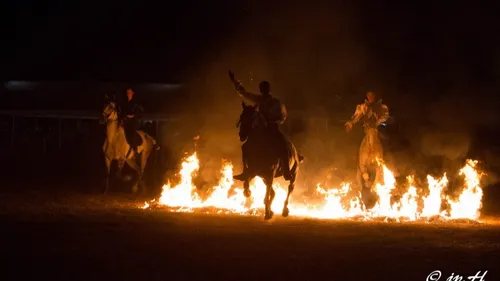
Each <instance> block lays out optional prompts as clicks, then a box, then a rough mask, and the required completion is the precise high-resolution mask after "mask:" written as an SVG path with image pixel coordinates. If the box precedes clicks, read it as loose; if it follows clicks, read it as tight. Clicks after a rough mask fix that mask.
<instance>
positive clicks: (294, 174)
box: [281, 163, 297, 218]
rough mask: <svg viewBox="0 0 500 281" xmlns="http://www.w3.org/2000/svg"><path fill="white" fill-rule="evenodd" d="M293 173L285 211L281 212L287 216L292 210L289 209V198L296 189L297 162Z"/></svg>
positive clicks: (284, 206) (284, 207)
mask: <svg viewBox="0 0 500 281" xmlns="http://www.w3.org/2000/svg"><path fill="white" fill-rule="evenodd" d="M291 174H292V175H291V176H292V178H291V179H290V184H289V185H288V193H287V194H286V199H285V204H284V205H283V212H282V213H281V215H282V216H283V217H285V218H286V217H288V215H289V213H290V210H289V209H288V200H289V199H290V195H291V194H292V192H293V190H294V189H295V179H296V178H297V163H295V166H294V167H293V169H292V171H291Z"/></svg>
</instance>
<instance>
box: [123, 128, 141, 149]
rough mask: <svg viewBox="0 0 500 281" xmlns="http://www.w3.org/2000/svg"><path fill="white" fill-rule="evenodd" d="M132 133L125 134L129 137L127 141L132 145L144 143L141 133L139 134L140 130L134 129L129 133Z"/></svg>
mask: <svg viewBox="0 0 500 281" xmlns="http://www.w3.org/2000/svg"><path fill="white" fill-rule="evenodd" d="M129 134H130V135H129V136H128V137H127V135H125V137H126V138H127V142H128V143H129V144H130V145H132V146H136V147H137V146H140V145H142V138H141V135H140V134H139V132H138V131H133V132H130V133H129Z"/></svg>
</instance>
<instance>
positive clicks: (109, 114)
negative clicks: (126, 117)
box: [103, 106, 119, 123]
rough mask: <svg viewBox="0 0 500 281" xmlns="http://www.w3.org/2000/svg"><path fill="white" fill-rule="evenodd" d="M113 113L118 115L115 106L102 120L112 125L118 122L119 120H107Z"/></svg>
mask: <svg viewBox="0 0 500 281" xmlns="http://www.w3.org/2000/svg"><path fill="white" fill-rule="evenodd" d="M113 112H116V113H117V114H118V110H117V109H116V106H114V107H113V110H110V111H109V113H107V114H103V117H104V120H105V122H106V123H113V122H118V121H119V118H116V119H115V120H109V117H110V116H111V114H113Z"/></svg>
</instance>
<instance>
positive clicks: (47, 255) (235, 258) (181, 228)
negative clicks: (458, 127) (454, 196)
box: [0, 192, 500, 281]
mask: <svg viewBox="0 0 500 281" xmlns="http://www.w3.org/2000/svg"><path fill="white" fill-rule="evenodd" d="M137 204H138V203H136V202H134V201H133V200H130V199H127V198H126V197H125V196H118V195H112V196H107V197H104V196H96V195H86V194H62V193H57V194H46V193H42V192H21V193H17V194H12V193H11V194H1V195H0V211H1V213H0V220H1V221H0V225H1V226H2V227H1V229H2V230H1V233H2V237H3V239H2V242H3V243H2V244H3V245H2V249H1V251H0V255H1V259H2V263H3V265H4V267H3V268H4V270H2V273H1V276H2V277H1V278H0V279H1V280H190V281H192V280H273V281H278V280H400V281H412V280H415V281H417V280H447V278H448V277H449V276H450V275H451V274H452V273H454V274H455V275H456V274H460V275H462V276H463V278H464V280H468V279H466V277H468V276H470V275H475V274H476V273H477V272H478V271H481V272H484V271H485V270H488V273H487V274H486V275H485V278H484V279H483V280H488V281H490V280H491V281H493V280H500V273H499V272H500V267H499V265H500V221H499V220H498V219H492V218H486V222H485V223H483V224H475V223H444V224H443V223H439V224H423V223H403V224H398V223H383V222H353V221H332V220H316V219H301V218H294V217H293V216H291V217H289V218H282V217H280V216H279V215H276V216H275V218H274V219H273V220H271V221H269V222H265V221H263V219H262V217H242V216H236V215H206V214H192V213H172V212H167V211H166V210H158V209H157V210H142V209H138V208H137ZM435 270H440V271H441V272H442V276H441V278H440V279H427V276H428V275H429V274H430V273H431V272H433V271H435ZM448 280H450V279H448ZM476 280H479V279H476Z"/></svg>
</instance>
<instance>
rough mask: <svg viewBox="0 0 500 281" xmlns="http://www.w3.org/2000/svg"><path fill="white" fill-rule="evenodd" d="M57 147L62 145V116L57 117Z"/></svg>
mask: <svg viewBox="0 0 500 281" xmlns="http://www.w3.org/2000/svg"><path fill="white" fill-rule="evenodd" d="M57 136H58V143H57V144H58V145H57V146H58V148H59V149H60V148H61V145H62V118H59V130H58V135H57Z"/></svg>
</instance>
